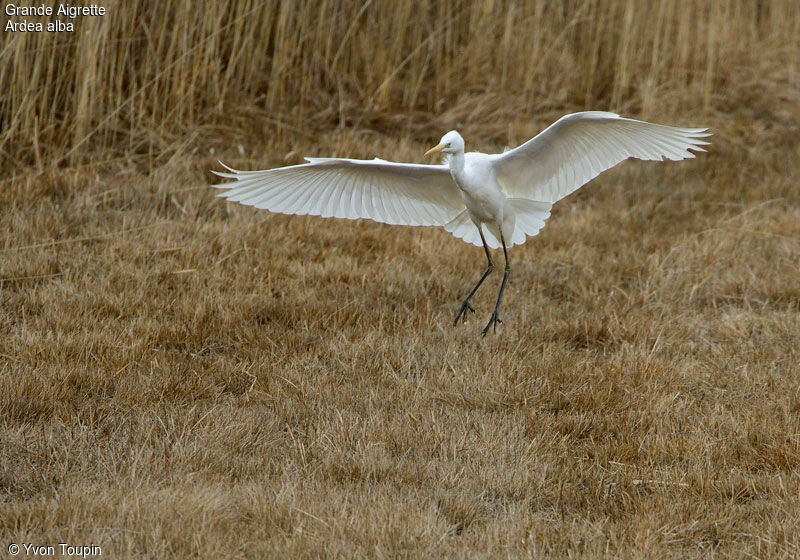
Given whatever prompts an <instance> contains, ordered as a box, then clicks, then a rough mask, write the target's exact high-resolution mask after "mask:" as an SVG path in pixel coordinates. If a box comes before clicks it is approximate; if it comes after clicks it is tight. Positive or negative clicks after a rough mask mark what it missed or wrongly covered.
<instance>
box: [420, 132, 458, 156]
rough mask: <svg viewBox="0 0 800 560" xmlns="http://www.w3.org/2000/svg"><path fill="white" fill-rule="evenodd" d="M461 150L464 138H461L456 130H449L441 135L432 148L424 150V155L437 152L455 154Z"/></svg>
mask: <svg viewBox="0 0 800 560" xmlns="http://www.w3.org/2000/svg"><path fill="white" fill-rule="evenodd" d="M463 151H464V139H463V138H461V135H460V134H459V133H458V132H456V131H455V130H451V131H450V132H448V133H447V134H445V135H444V136H442V139H441V141H440V142H439V145H437V146H434V147H433V148H431V149H430V150H428V151H427V152H425V155H426V156H429V155H431V154H435V153H437V152H442V153H444V154H457V153H459V152H463Z"/></svg>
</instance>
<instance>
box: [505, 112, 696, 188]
mask: <svg viewBox="0 0 800 560" xmlns="http://www.w3.org/2000/svg"><path fill="white" fill-rule="evenodd" d="M706 130H707V129H705V128H676V127H672V126H665V125H661V124H653V123H649V122H645V121H637V120H633V119H625V118H622V117H620V116H619V115H616V114H614V113H606V112H603V111H585V112H583V113H572V114H570V115H566V116H564V117H561V118H560V119H558V120H557V121H556V122H555V123H553V124H552V125H550V126H549V127H547V128H546V129H545V130H544V131H543V132H541V133H540V134H539V135H537V136H536V137H534V138H532V139H531V140H528V141H527V142H525V143H524V144H522V145H521V146H519V147H517V148H514V149H513V150H510V151H507V152H504V153H502V154H497V155H493V156H492V164H493V167H494V171H495V177H496V178H497V182H498V183H499V184H500V186H501V187H502V188H503V190H504V191H505V192H506V194H507V196H509V197H517V198H526V199H529V200H537V201H541V202H557V201H558V200H560V199H562V198H564V197H565V196H567V195H568V194H570V193H571V192H572V191H574V190H576V189H577V188H579V187H580V186H581V185H584V184H585V183H588V182H589V181H591V180H592V179H594V178H595V177H597V176H598V175H599V174H600V173H602V172H603V171H605V170H606V169H609V168H611V167H613V166H615V165H617V164H618V163H619V162H621V161H623V160H625V159H628V158H629V157H634V158H638V159H649V160H658V161H661V160H663V159H670V160H673V161H677V160H681V159H686V158H693V157H694V154H693V153H692V152H690V151H689V150H696V151H701V152H703V151H705V150H704V149H703V148H702V146H704V145H706V144H708V142H705V141H703V140H702V138H705V137H706V136H710V134H708V133H707V132H706Z"/></svg>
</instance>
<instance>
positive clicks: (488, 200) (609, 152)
mask: <svg viewBox="0 0 800 560" xmlns="http://www.w3.org/2000/svg"><path fill="white" fill-rule="evenodd" d="M706 130H708V129H707V128H675V127H671V126H665V125H660V124H652V123H648V122H644V121H637V120H632V119H625V118H621V117H620V116H619V115H616V114H614V113H606V112H603V111H586V112H582V113H572V114H569V115H565V116H563V117H561V118H560V119H559V120H557V121H556V122H555V123H553V124H552V125H550V126H549V127H547V128H546V129H545V130H544V131H543V132H541V133H540V134H538V135H537V136H536V137H535V138H533V139H531V140H528V141H527V142H525V143H524V144H522V145H521V146H519V147H517V148H515V149H513V150H509V151H506V152H504V153H502V154H483V153H480V152H468V153H464V139H463V138H462V137H461V135H460V134H459V133H458V132H456V131H455V130H452V131H450V132H448V133H447V134H445V135H444V136H443V137H442V140H441V142H439V144H438V145H437V146H435V147H433V148H431V149H430V150H428V151H427V152H426V153H425V155H426V156H428V155H431V154H435V153H437V152H442V153H444V154H446V156H445V163H444V164H442V165H422V164H416V163H395V162H390V161H384V160H382V159H378V158H375V159H374V160H358V159H343V158H305V159H306V161H307V162H308V163H304V164H301V165H292V166H288V167H280V168H276V169H265V170H262V171H238V170H236V169H232V168H230V167H228V166H226V165H225V164H222V165H223V167H225V168H226V169H227V170H228V171H230V173H218V172H216V171H215V172H214V173H215V174H216V175H219V176H220V177H225V178H229V179H236V182H234V183H224V184H218V185H212V186H213V187H215V188H219V189H228V190H227V191H226V192H224V193H222V194H221V195H219V196H221V197H224V198H227V199H228V200H230V201H234V202H240V203H241V204H245V205H247V206H255V207H256V208H262V209H265V210H269V211H270V212H279V213H281V214H297V215H305V214H311V215H313V216H322V217H323V218H331V217H332V218H347V219H350V220H355V219H360V218H366V219H369V220H374V221H376V222H383V223H385V224H396V225H408V226H443V227H444V228H445V230H447V231H449V232H450V233H452V234H453V235H455V236H456V237H458V238H460V239H463V240H464V241H465V242H467V243H472V244H473V245H476V246H478V247H480V246H481V245H482V246H483V249H484V251H485V252H486V258H487V259H488V261H489V263H488V266H487V267H486V270H485V271H484V273H483V275H482V276H481V278H480V280H478V283H477V284H476V285H475V287H474V288H472V290H471V291H470V292H469V295H467V297H466V299H464V301H463V302H462V304H461V308H460V309H459V311H458V314H457V315H456V319H455V322H454V325H457V324H458V322H459V320H460V319H463V320H464V321H466V316H467V312H468V311H472V312H474V311H475V309H473V307H472V305H471V304H470V299H472V296H473V295H475V292H476V291H477V290H478V288H479V287H480V286H481V284H482V283H483V281H484V280H485V279H486V277H487V276H488V275H489V274H490V273H491V272H492V270H493V269H494V261H493V260H492V255H491V253H490V252H489V248H490V247H491V248H492V249H497V248H499V247H502V248H503V256H504V258H505V273H504V274H503V281H502V283H501V284H500V291H499V293H498V295H497V301H496V303H495V306H494V311H493V312H492V315H491V317H490V319H489V322H488V323H487V324H486V327H484V329H483V331H482V334H483V335H486V333H487V332H488V331H489V329H490V328H491V329H492V330H493V331H494V332H496V330H497V323H500V322H502V321H500V318H499V316H498V312H499V310H500V302H501V300H502V299H503V290H504V289H505V286H506V282H507V281H508V275H509V272H510V271H511V266H510V265H509V261H508V249H509V248H511V247H513V246H514V245H521V244H522V243H525V241H526V239H527V238H528V237H533V236H534V235H536V234H537V233H539V230H540V229H542V228H543V227H544V222H545V220H546V219H547V218H549V217H550V208H551V207H552V206H553V204H554V203H556V202H557V201H559V200H561V199H562V198H564V197H565V196H567V195H568V194H570V193H572V192H573V191H575V190H576V189H578V188H579V187H581V186H582V185H584V184H586V183H588V182H589V181H590V180H592V179H593V178H595V177H597V176H598V175H599V174H600V173H602V172H603V171H605V170H606V169H609V168H611V167H613V166H615V165H616V164H618V163H619V162H621V161H623V160H625V159H627V158H629V157H634V158H638V159H643V160H656V161H662V160H663V159H664V158H666V159H669V160H673V161H678V160H682V159H686V158H693V157H695V156H694V154H693V153H692V152H690V151H689V150H695V151H705V150H704V149H703V148H702V147H701V146H702V145H706V144H708V142H705V141H703V140H700V139H701V138H705V137H706V136H710V134H709V133H707V132H706ZM220 163H222V162H220Z"/></svg>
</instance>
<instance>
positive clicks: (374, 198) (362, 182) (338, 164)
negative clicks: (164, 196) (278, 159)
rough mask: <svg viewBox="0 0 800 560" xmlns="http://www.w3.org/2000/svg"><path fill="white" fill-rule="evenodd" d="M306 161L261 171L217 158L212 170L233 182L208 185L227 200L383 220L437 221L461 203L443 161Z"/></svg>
mask: <svg viewBox="0 0 800 560" xmlns="http://www.w3.org/2000/svg"><path fill="white" fill-rule="evenodd" d="M306 161H308V163H304V164H301V165H293V166H289V167H279V168H276V169H266V170H263V171H237V170H236V169H231V168H230V167H228V166H226V165H224V164H223V166H224V167H225V168H226V169H227V170H228V171H230V173H217V172H216V171H215V172H214V173H216V174H217V175H219V176H220V177H225V178H228V179H236V182H235V183H223V184H219V185H212V186H213V187H215V188H218V189H228V190H227V192H224V193H222V194H221V195H220V196H221V197H224V198H227V199H228V200H230V201H233V202H240V203H242V204H245V205H247V206H255V207H256V208H262V209H265V210H269V211H271V212H279V213H281V214H299V215H304V214H311V215H312V216H322V217H324V218H330V217H333V218H347V219H350V220H355V219H358V218H366V219H369V220H375V221H376V222H383V223H385V224H397V225H409V226H434V225H436V226H440V225H444V224H446V223H448V222H449V221H450V220H452V219H453V218H454V217H455V216H456V215H458V213H459V212H461V211H462V210H463V209H464V202H463V201H462V200H461V195H460V194H459V191H458V187H457V186H456V184H455V183H454V182H453V179H452V178H451V177H450V171H449V170H448V168H447V167H446V166H444V165H417V164H412V163H393V162H389V161H383V160H379V159H375V160H358V159H338V158H306ZM220 163H221V162H220Z"/></svg>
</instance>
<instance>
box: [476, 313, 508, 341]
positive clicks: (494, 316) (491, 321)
mask: <svg viewBox="0 0 800 560" xmlns="http://www.w3.org/2000/svg"><path fill="white" fill-rule="evenodd" d="M502 322H503V321H501V320H500V317H498V316H497V309H495V310H494V313H492V316H491V317H490V318H489V322H488V323H486V326H485V327H484V328H483V331H481V334H482V335H483V336H486V333H487V332H489V327H491V328H492V332H493V333H496V332H497V323H502Z"/></svg>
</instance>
